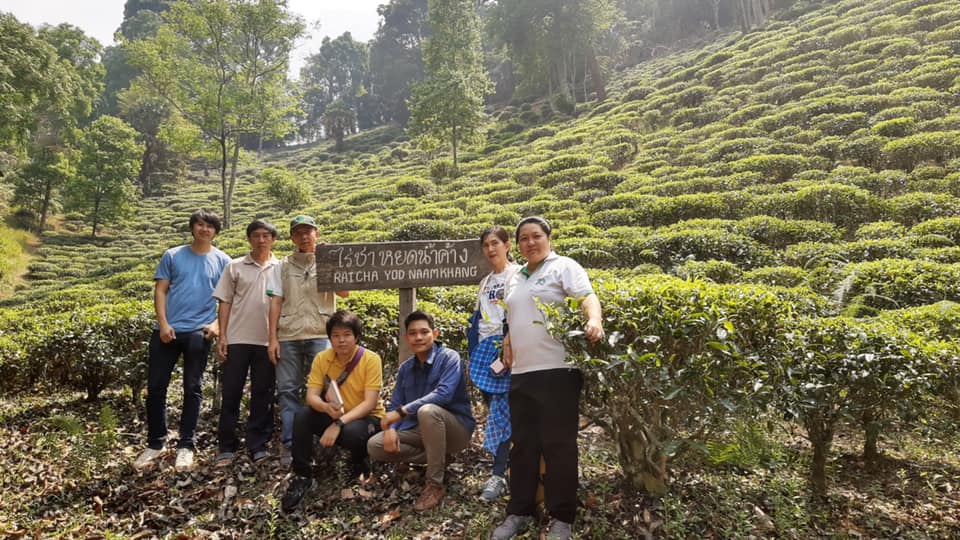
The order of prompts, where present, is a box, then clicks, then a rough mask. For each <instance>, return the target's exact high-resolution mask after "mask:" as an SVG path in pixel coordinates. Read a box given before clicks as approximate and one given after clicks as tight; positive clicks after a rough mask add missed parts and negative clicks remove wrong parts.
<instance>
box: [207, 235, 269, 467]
mask: <svg viewBox="0 0 960 540" xmlns="http://www.w3.org/2000/svg"><path fill="white" fill-rule="evenodd" d="M276 239H277V228H276V227H274V226H273V225H271V224H270V223H267V222H265V221H260V220H259V219H258V220H255V221H254V222H252V223H250V225H248V226H247V241H249V242H250V253H248V254H247V255H245V256H243V257H240V258H238V259H234V260H232V261H230V264H228V265H227V267H226V268H225V269H224V271H223V274H222V275H221V276H220V281H219V282H218V283H217V288H216V289H215V290H214V291H213V296H214V298H216V299H217V300H219V301H220V314H219V321H220V335H221V337H220V342H219V343H218V344H217V353H219V355H220V358H221V360H222V362H223V407H222V408H221V409H220V426H219V428H218V430H217V440H218V446H219V454H218V455H217V459H216V465H217V466H218V467H225V466H228V465H230V464H231V463H233V461H234V459H235V458H236V455H237V451H238V450H239V447H240V441H239V439H238V437H237V420H238V418H239V416H240V401H241V399H242V397H243V386H244V384H245V383H246V381H247V372H248V371H249V372H250V415H249V418H248V419H247V437H246V446H247V451H248V452H249V453H250V457H251V459H252V460H253V462H254V463H257V462H260V461H262V460H264V459H266V458H267V457H269V455H270V454H269V452H268V451H267V443H268V442H269V441H270V438H271V437H272V436H273V395H274V391H275V390H274V389H275V387H276V373H275V368H274V365H273V363H272V362H271V361H270V358H269V357H268V356H267V345H269V343H270V333H269V320H268V318H269V314H270V298H269V297H268V296H267V281H268V280H269V277H270V275H271V274H272V272H273V269H274V266H276V265H277V264H279V262H280V261H278V260H277V258H276V257H274V256H273V244H274V242H275V241H276Z"/></svg>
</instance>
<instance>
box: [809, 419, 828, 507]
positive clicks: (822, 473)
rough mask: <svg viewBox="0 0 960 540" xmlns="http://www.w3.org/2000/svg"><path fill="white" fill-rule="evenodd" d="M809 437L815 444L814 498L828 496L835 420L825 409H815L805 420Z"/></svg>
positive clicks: (823, 498) (812, 474)
mask: <svg viewBox="0 0 960 540" xmlns="http://www.w3.org/2000/svg"><path fill="white" fill-rule="evenodd" d="M804 423H805V424H806V428H807V438H809V439H810V444H811V445H812V446H813V461H812V462H811V463H810V486H811V488H812V491H813V497H814V499H816V500H818V501H824V500H826V498H827V457H828V455H829V454H830V445H831V443H832V442H833V422H832V421H831V420H830V419H829V418H828V415H826V414H825V413H824V412H823V411H813V412H811V413H810V416H809V417H808V418H807V419H806V421H805V422H804Z"/></svg>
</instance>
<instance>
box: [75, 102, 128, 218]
mask: <svg viewBox="0 0 960 540" xmlns="http://www.w3.org/2000/svg"><path fill="white" fill-rule="evenodd" d="M141 152H143V147H142V146H141V145H140V144H138V143H137V132H136V130H134V129H133V128H132V127H130V126H129V125H127V124H126V123H124V121H123V120H120V119H119V118H115V117H113V116H101V117H100V118H98V119H96V120H94V122H93V123H92V124H90V126H89V127H87V128H86V129H84V130H83V135H82V136H81V139H80V148H79V154H80V156H79V159H78V160H77V174H76V175H75V176H74V177H73V178H72V179H71V180H70V181H69V182H68V183H67V186H66V195H67V197H66V205H65V207H66V208H70V209H75V210H79V211H82V212H83V213H84V214H85V217H86V220H87V222H88V223H90V224H91V227H92V228H91V231H90V235H91V236H92V237H95V236H96V235H97V227H98V226H99V225H101V224H103V223H107V222H111V221H115V220H117V219H119V218H122V217H124V216H126V215H128V214H129V212H130V208H131V203H132V202H134V201H135V200H136V194H137V189H136V186H134V183H133V181H134V179H135V178H136V176H137V173H138V169H139V168H140V154H141Z"/></svg>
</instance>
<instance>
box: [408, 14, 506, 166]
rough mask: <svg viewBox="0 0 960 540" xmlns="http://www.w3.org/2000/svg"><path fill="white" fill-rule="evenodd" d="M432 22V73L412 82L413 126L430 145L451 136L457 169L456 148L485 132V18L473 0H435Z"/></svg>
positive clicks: (428, 51)
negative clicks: (482, 23)
mask: <svg viewBox="0 0 960 540" xmlns="http://www.w3.org/2000/svg"><path fill="white" fill-rule="evenodd" d="M429 21H430V28H431V29H432V31H433V35H432V36H431V38H430V39H429V40H428V41H427V43H426V44H425V45H424V64H425V67H426V71H427V77H426V79H424V80H423V81H421V82H418V83H417V84H415V85H414V87H413V94H412V96H411V97H410V126H409V131H410V133H411V134H412V135H414V136H416V137H420V138H422V139H426V142H427V145H428V146H433V144H434V141H438V140H439V141H449V142H450V146H451V149H452V151H453V166H454V169H456V167H457V148H458V146H459V145H460V143H461V142H463V141H472V140H475V139H476V138H477V137H478V135H479V134H480V128H481V127H482V126H483V122H484V114H483V98H484V96H486V95H487V94H489V93H490V92H491V91H492V85H491V83H490V78H489V77H487V74H486V71H484V68H483V49H482V47H481V45H480V19H479V17H478V16H477V12H476V8H475V6H474V3H473V2H472V1H470V0H457V1H437V0H431V2H430V11H429Z"/></svg>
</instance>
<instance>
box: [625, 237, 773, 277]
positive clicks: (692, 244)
mask: <svg viewBox="0 0 960 540" xmlns="http://www.w3.org/2000/svg"><path fill="white" fill-rule="evenodd" d="M636 249H637V250H638V251H640V252H644V253H649V255H648V257H645V259H646V260H645V261H644V262H655V263H656V264H659V265H660V267H661V268H663V269H669V268H671V267H673V266H675V265H677V264H681V263H683V262H685V261H688V260H699V261H709V260H711V259H713V260H719V261H729V262H733V263H736V264H737V265H738V266H740V267H742V268H746V269H749V268H755V267H757V266H764V265H767V264H769V263H770V262H771V261H772V260H773V252H771V251H770V249H769V248H767V247H765V246H763V245H761V244H760V243H759V242H757V241H756V240H754V239H752V238H750V237H748V236H744V235H741V234H735V233H729V232H727V231H723V230H717V229H698V230H678V231H670V232H663V233H657V234H652V235H650V236H648V237H646V238H643V239H640V240H638V241H637V245H636Z"/></svg>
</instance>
